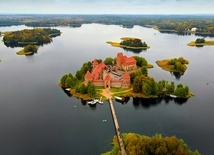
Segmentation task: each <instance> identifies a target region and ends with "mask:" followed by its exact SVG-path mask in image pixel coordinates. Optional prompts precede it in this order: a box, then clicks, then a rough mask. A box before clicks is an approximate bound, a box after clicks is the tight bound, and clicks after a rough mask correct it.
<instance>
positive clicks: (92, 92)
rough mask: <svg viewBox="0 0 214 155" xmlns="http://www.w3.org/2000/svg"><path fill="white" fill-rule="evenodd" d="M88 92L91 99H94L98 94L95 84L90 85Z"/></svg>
mask: <svg viewBox="0 0 214 155" xmlns="http://www.w3.org/2000/svg"><path fill="white" fill-rule="evenodd" d="M87 92H88V95H89V96H90V97H94V95H95V94H96V90H95V86H94V85H93V84H91V83H90V84H89V85H88V90H87Z"/></svg>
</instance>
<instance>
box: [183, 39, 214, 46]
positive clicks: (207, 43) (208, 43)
mask: <svg viewBox="0 0 214 155" xmlns="http://www.w3.org/2000/svg"><path fill="white" fill-rule="evenodd" d="M187 45H188V46H196V47H203V46H213V45H214V40H205V39H204V38H197V39H196V40H195V41H191V42H190V43H188V44H187Z"/></svg>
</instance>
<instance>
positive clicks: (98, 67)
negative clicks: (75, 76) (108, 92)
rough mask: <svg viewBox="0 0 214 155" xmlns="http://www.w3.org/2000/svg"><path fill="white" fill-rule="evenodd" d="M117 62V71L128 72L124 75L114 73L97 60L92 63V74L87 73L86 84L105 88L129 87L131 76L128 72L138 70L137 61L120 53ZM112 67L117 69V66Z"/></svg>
mask: <svg viewBox="0 0 214 155" xmlns="http://www.w3.org/2000/svg"><path fill="white" fill-rule="evenodd" d="M116 62H117V64H116V68H117V69H122V70H126V72H125V73H124V74H123V75H119V74H117V73H116V72H112V71H111V69H110V68H109V67H107V66H106V64H105V63H104V62H101V63H98V61H97V60H96V59H95V60H94V61H93V62H92V72H89V71H87V73H86V74H85V77H84V78H85V83H88V82H89V81H90V82H92V83H93V84H94V85H95V86H103V87H105V88H110V87H129V86H130V75H129V73H128V72H127V71H130V70H133V69H136V68H137V66H136V60H135V59H134V58H133V57H127V56H124V55H123V53H118V54H117V61H116ZM112 67H113V68H115V66H112Z"/></svg>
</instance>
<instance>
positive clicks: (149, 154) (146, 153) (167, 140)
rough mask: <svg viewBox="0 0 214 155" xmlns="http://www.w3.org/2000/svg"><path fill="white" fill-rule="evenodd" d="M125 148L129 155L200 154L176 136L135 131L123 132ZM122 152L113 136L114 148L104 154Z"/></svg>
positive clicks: (110, 154) (109, 154)
mask: <svg viewBox="0 0 214 155" xmlns="http://www.w3.org/2000/svg"><path fill="white" fill-rule="evenodd" d="M122 136H123V140H124V145H125V150H126V153H127V154H128V155H200V153H199V152H198V151H197V150H195V151H191V150H190V149H189V148H188V146H187V144H185V143H184V141H183V140H182V139H178V138H176V137H175V136H171V137H163V136H162V135H161V134H155V135H154V136H152V137H148V136H144V135H139V134H135V133H124V134H122ZM119 154H121V152H120V148H119V144H118V140H117V137H116V136H114V138H113V148H112V150H111V151H109V152H106V153H104V154H102V155H119Z"/></svg>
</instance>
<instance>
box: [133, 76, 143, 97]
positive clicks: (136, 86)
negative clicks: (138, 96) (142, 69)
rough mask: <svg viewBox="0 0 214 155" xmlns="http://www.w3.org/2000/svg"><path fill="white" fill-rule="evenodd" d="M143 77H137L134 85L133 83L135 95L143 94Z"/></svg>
mask: <svg viewBox="0 0 214 155" xmlns="http://www.w3.org/2000/svg"><path fill="white" fill-rule="evenodd" d="M142 82H143V80H142V76H137V77H136V78H135V79H134V83H133V91H134V92H135V93H139V92H142Z"/></svg>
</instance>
